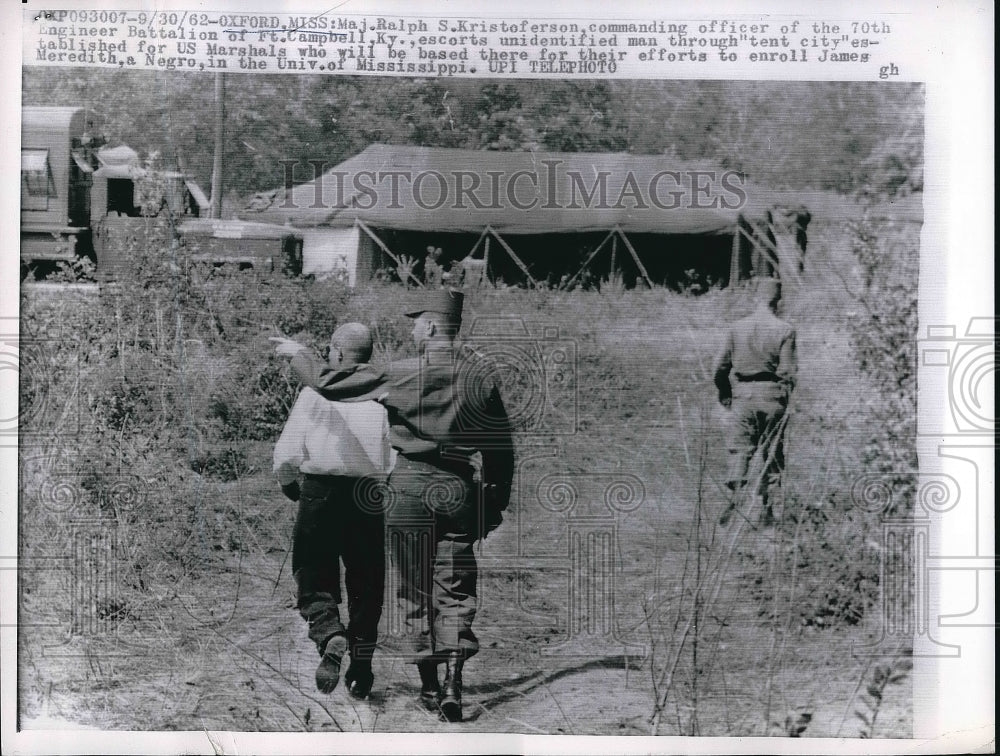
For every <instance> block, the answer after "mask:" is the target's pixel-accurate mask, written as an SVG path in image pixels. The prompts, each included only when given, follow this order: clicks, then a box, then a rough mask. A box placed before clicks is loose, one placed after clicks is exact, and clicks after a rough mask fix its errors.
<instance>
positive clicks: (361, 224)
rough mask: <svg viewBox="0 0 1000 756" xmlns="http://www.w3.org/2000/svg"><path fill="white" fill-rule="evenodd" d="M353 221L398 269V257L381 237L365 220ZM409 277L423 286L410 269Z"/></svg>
mask: <svg viewBox="0 0 1000 756" xmlns="http://www.w3.org/2000/svg"><path fill="white" fill-rule="evenodd" d="M355 223H357V224H358V228H360V229H361V230H362V231H364V232H365V233H366V234H368V236H369V237H371V240H372V241H373V242H375V243H376V244H377V245H378V246H379V248H380V249H381V250H382V251H383V252H385V253H386V254H387V255H389V257H390V259H392V261H393V262H394V263H396V270H397V271H398V270H399V269H400V260H399V258H398V257H396V255H394V254H393V253H392V250H391V249H389V247H388V246H386V243H385V242H384V241H382V240H381V239H379V238H378V236H376V235H375V232H374V231H372V230H371V229H370V228H368V226H367V225H366V224H365V222H364V221H363V220H361V219H360V218H358V219H356V220H355ZM410 278H412V279H413V281H414V282H415V283H416V284H417V286H419V287H420V288H421V289H423V288H424V282H423V281H421V280H420V279H419V278H417V277H416V276H415V275H413V272H412V271H410Z"/></svg>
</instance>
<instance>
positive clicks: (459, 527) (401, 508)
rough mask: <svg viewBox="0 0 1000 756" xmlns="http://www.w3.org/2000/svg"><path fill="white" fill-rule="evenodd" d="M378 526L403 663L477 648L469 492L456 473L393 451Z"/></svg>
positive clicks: (474, 534)
mask: <svg viewBox="0 0 1000 756" xmlns="http://www.w3.org/2000/svg"><path fill="white" fill-rule="evenodd" d="M388 483H389V486H388V488H389V493H388V496H387V502H386V528H387V531H388V542H389V551H390V555H391V558H392V565H393V580H394V581H395V583H396V609H397V611H398V615H397V620H398V621H399V622H400V624H401V625H402V627H401V629H402V631H403V633H404V634H405V636H406V637H405V641H406V645H407V647H408V652H409V653H408V656H409V661H411V662H418V661H421V660H424V659H437V660H443V659H444V658H445V657H446V656H447V655H448V653H450V652H452V651H460V652H461V653H462V654H463V655H464V656H465V657H466V658H468V657H470V656H472V655H473V654H475V653H476V652H477V651H478V650H479V641H478V640H477V639H476V636H475V633H473V632H472V622H473V620H474V619H475V617H476V602H477V599H476V579H477V576H478V569H477V566H476V557H475V553H474V552H473V546H474V545H475V542H476V540H477V538H478V516H477V502H476V496H475V489H474V486H473V484H472V482H471V480H470V479H469V478H468V477H467V476H465V475H462V474H459V473H457V472H453V471H448V470H443V469H441V468H440V467H436V466H433V465H431V464H428V463H425V462H420V461H415V460H411V459H407V458H405V457H403V456H402V455H400V456H399V457H398V459H397V462H396V468H395V469H394V470H393V472H392V474H391V475H390V476H389V481H388Z"/></svg>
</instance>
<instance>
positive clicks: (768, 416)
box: [715, 278, 796, 525]
mask: <svg viewBox="0 0 1000 756" xmlns="http://www.w3.org/2000/svg"><path fill="white" fill-rule="evenodd" d="M757 295H758V305H757V309H756V310H754V312H752V313H751V314H750V315H748V316H747V317H745V318H743V319H742V320H738V321H736V323H734V324H733V326H732V327H731V328H730V330H729V334H728V335H727V337H726V343H725V346H724V347H723V350H722V354H721V355H720V356H719V359H718V361H717V363H716V368H715V385H716V387H717V388H718V390H719V402H720V403H721V404H722V405H723V406H724V407H727V408H731V410H732V421H733V424H732V427H731V429H730V436H729V453H730V464H729V471H728V474H727V477H726V485H727V486H728V487H729V489H730V490H731V491H732V492H733V498H732V499H731V500H730V502H729V505H728V506H727V507H726V510H725V511H724V512H723V514H722V517H721V518H720V520H719V522H720V524H722V525H725V524H726V523H727V522H728V521H729V518H730V516H731V515H732V512H733V510H734V509H735V508H736V507H737V505H738V504H739V500H740V498H741V496H740V493H741V492H742V491H743V490H745V488H746V487H747V485H748V484H752V485H753V495H755V496H757V497H759V498H760V501H761V507H762V508H761V515H760V518H761V522H762V523H763V524H765V525H769V524H771V522H772V520H773V515H772V510H771V502H770V500H769V498H768V497H769V486H770V485H772V484H776V483H778V482H780V476H781V473H782V471H783V470H784V466H785V450H784V434H785V425H786V423H787V415H786V414H785V413H786V409H787V408H788V400H789V398H790V396H791V393H792V389H794V387H795V373H796V355H795V329H794V328H793V327H792V326H791V325H789V324H788V323H786V322H785V321H784V320H782V319H781V318H779V317H778V316H777V314H776V312H777V309H778V304H779V302H780V301H781V284H780V282H778V281H777V280H775V279H773V278H764V279H760V281H759V284H758V289H757ZM758 454H759V457H760V462H759V464H758V465H756V466H754V467H753V468H751V464H750V463H751V461H752V460H753V459H754V457H755V455H758Z"/></svg>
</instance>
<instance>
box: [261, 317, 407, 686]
mask: <svg viewBox="0 0 1000 756" xmlns="http://www.w3.org/2000/svg"><path fill="white" fill-rule="evenodd" d="M371 354H372V336H371V332H370V331H369V330H368V328H367V327H366V326H364V325H362V324H361V323H348V324H346V325H344V326H341V327H340V328H338V329H337V330H336V331H335V332H334V333H333V336H332V337H331V339H330V356H329V363H330V366H331V368H333V369H335V370H338V371H342V372H345V373H352V372H355V371H357V370H359V369H361V368H362V367H365V366H366V364H367V362H368V360H369V359H371ZM395 457H396V452H395V451H394V450H393V449H392V447H391V445H390V442H389V421H388V414H387V412H386V410H385V408H384V407H383V406H382V405H380V404H378V403H376V402H374V401H364V402H355V403H351V404H348V403H344V402H334V401H330V400H327V399H324V398H323V397H322V396H320V395H319V394H318V393H317V392H316V391H314V390H313V389H311V388H309V387H306V388H304V389H302V392H301V393H300V394H299V397H298V399H297V400H296V402H295V406H294V407H293V408H292V412H291V414H290V415H289V417H288V421H287V422H286V424H285V428H284V430H283V431H282V434H281V438H280V439H279V440H278V443H277V445H276V446H275V449H274V472H275V474H276V475H277V477H278V482H279V483H280V484H281V490H282V491H283V492H284V493H285V495H286V496H287V497H288V498H290V499H292V500H293V501H298V502H299V511H298V517H297V519H296V522H295V530H294V536H293V543H292V573H293V574H294V576H295V580H296V583H297V585H298V601H297V603H298V609H299V613H300V614H301V615H302V618H303V619H305V620H306V622H308V623H309V637H310V639H311V640H312V641H313V642H314V643H315V644H316V648H317V649H318V650H319V653H320V656H321V657H322V658H321V660H320V664H319V667H318V668H317V669H316V687H317V688H318V689H319V690H320V691H322V692H324V693H329V692H331V691H332V690H333V689H334V688H335V687H336V686H337V683H338V681H339V678H340V668H341V664H342V661H343V657H344V654H345V653H349V654H350V657H351V661H350V666H349V667H348V669H347V671H346V672H345V673H344V680H345V683H346V684H347V689H348V692H349V693H350V694H351V695H352V696H354V697H355V698H359V699H363V698H366V697H367V696H368V694H369V693H370V691H371V688H372V684H373V682H374V675H373V674H372V654H373V652H374V650H375V644H376V642H377V640H378V622H379V618H380V617H381V616H382V593H383V590H384V583H385V533H384V516H383V513H382V510H381V508H380V506H379V501H378V496H377V495H376V493H375V492H377V491H378V490H379V486H380V485H382V484H384V483H385V480H386V478H387V476H388V474H389V472H391V471H392V468H393V465H394V464H395ZM300 475H301V476H302V478H303V482H302V486H301V489H300V487H299V483H298V479H299V476H300ZM341 560H342V561H343V563H344V573H345V574H344V581H345V584H346V587H347V612H348V617H349V620H348V625H347V627H346V628H345V627H344V624H343V623H342V622H341V619H340V610H339V606H338V605H339V604H340V601H341V592H340V562H341Z"/></svg>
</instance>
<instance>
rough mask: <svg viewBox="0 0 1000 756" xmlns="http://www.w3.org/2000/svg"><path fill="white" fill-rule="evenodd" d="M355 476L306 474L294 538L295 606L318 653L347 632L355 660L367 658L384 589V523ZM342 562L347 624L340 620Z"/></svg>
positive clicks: (372, 647) (373, 639) (380, 611)
mask: <svg viewBox="0 0 1000 756" xmlns="http://www.w3.org/2000/svg"><path fill="white" fill-rule="evenodd" d="M363 480H364V479H362V482H361V483H359V479H358V478H344V477H337V476H319V475H306V476H305V481H304V483H303V485H302V491H301V495H300V497H299V513H298V518H297V519H296V521H295V531H294V536H293V542H292V573H293V574H294V575H295V580H296V583H297V584H298V609H299V613H300V614H301V615H302V618H303V619H305V620H306V621H307V622H308V623H309V638H310V639H311V640H312V641H313V642H314V643H315V644H316V647H317V648H318V649H319V651H320V653H322V652H323V649H324V647H325V646H326V642H327V641H328V640H329V639H330V637H331V636H332V635H335V634H337V633H345V634H346V635H347V640H348V648H349V650H350V653H351V657H352V658H353V659H371V656H372V653H373V652H374V650H375V644H376V642H377V641H378V623H379V618H380V617H381V616H382V593H383V591H384V589H385V525H384V520H383V516H382V512H381V508H380V507H379V506H377V505H373V504H371V503H370V502H369V501H367V500H366V499H365V497H364V496H363V492H364V491H366V490H370V487H365V486H364V485H363V484H362V483H363ZM341 560H343V562H344V583H345V586H346V588H347V613H348V624H347V627H346V628H345V627H344V624H343V622H342V621H341V619H340V610H339V607H338V604H340V602H341V590H340V561H341Z"/></svg>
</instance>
